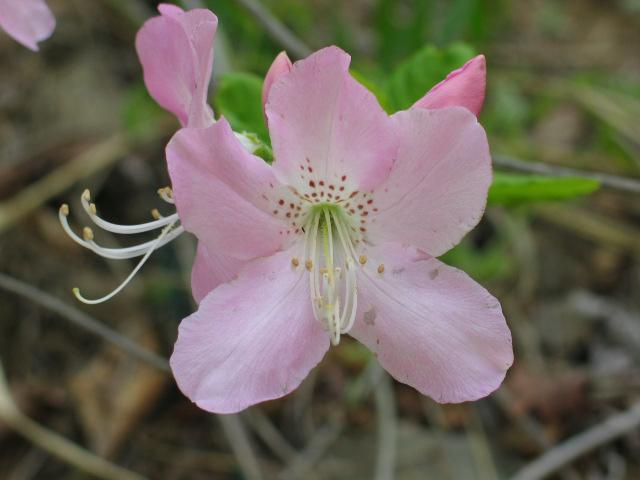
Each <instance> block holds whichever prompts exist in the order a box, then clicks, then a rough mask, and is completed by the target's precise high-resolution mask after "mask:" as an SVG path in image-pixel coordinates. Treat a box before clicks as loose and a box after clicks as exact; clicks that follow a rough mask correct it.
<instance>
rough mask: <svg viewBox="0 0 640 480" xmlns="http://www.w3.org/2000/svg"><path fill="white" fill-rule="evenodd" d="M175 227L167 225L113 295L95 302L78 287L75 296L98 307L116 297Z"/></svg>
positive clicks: (172, 224)
mask: <svg viewBox="0 0 640 480" xmlns="http://www.w3.org/2000/svg"><path fill="white" fill-rule="evenodd" d="M174 225H175V222H174V223H171V224H169V225H167V226H166V227H165V228H163V229H162V233H161V234H160V236H159V237H158V238H157V239H156V240H155V241H154V244H153V245H152V247H151V248H149V250H147V253H145V255H144V256H143V257H142V258H141V259H140V261H139V262H138V264H137V265H136V267H135V268H134V269H133V270H132V271H131V273H130V274H129V276H128V277H127V278H126V279H125V280H124V282H122V283H121V284H120V285H118V287H116V288H115V289H114V290H113V291H111V293H109V294H107V295H105V296H104V297H101V298H97V299H95V300H90V299H87V298H85V297H83V296H82V294H81V293H80V289H78V288H77V287H76V288H74V289H73V294H74V295H75V297H76V298H77V299H78V300H80V301H81V302H82V303H86V304H89V305H96V304H98V303H103V302H106V301H107V300H110V299H111V298H113V297H115V296H116V295H117V294H118V293H120V292H121V291H122V289H123V288H124V287H126V286H127V285H128V284H129V282H130V281H131V280H132V279H133V277H135V275H136V273H138V271H139V270H140V269H141V268H142V266H143V265H144V264H145V262H146V261H147V260H148V259H149V257H150V256H151V254H152V253H153V252H154V251H155V250H156V249H157V248H158V246H159V245H160V243H161V242H162V240H163V239H164V237H165V236H166V235H167V234H168V233H169V231H170V230H171V229H172V228H173V226H174Z"/></svg>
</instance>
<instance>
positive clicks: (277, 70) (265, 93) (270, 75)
mask: <svg viewBox="0 0 640 480" xmlns="http://www.w3.org/2000/svg"><path fill="white" fill-rule="evenodd" d="M292 67H293V64H292V63H291V60H290V59H289V57H288V55H287V52H280V53H279V54H278V56H277V57H276V58H275V60H274V61H273V63H272V64H271V66H270V67H269V71H268V72H267V75H266V76H265V77H264V82H263V83H262V108H265V106H266V104H267V98H268V97H269V90H271V86H272V85H273V83H274V82H275V81H276V80H278V79H279V78H280V77H281V76H283V75H286V74H287V73H289V72H290V71H291V68H292ZM265 116H266V113H265Z"/></svg>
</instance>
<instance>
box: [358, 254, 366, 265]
mask: <svg viewBox="0 0 640 480" xmlns="http://www.w3.org/2000/svg"><path fill="white" fill-rule="evenodd" d="M358 261H359V262H360V265H364V264H365V263H367V256H366V255H360V258H358Z"/></svg>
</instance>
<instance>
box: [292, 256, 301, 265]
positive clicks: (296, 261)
mask: <svg viewBox="0 0 640 480" xmlns="http://www.w3.org/2000/svg"><path fill="white" fill-rule="evenodd" d="M291 265H293V266H294V267H298V265H300V261H299V260H298V259H297V258H295V257H294V258H292V259H291Z"/></svg>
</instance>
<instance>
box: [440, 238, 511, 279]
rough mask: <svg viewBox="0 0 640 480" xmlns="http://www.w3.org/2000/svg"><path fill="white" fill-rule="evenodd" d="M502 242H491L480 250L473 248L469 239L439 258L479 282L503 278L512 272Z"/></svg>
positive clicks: (509, 258)
mask: <svg viewBox="0 0 640 480" xmlns="http://www.w3.org/2000/svg"><path fill="white" fill-rule="evenodd" d="M505 252H506V248H505V245H504V242H502V241H501V240H500V239H498V240H495V239H494V240H492V241H491V242H490V243H489V244H488V245H484V246H483V247H482V248H480V249H479V248H477V247H475V246H474V245H473V244H472V243H471V241H470V240H469V239H464V240H463V241H462V243H460V244H458V245H456V246H455V247H453V248H452V249H451V250H449V251H448V252H447V253H445V254H444V255H442V256H441V257H440V260H442V261H443V262H444V263H446V264H447V265H451V266H452V267H457V268H459V269H461V270H464V271H465V272H467V273H468V274H469V275H471V277H472V278H474V279H475V280H477V281H479V282H485V281H488V280H492V279H496V278H505V277H506V276H507V275H509V274H510V273H511V271H512V270H513V259H512V258H511V257H510V256H509V255H508V254H506V253H505Z"/></svg>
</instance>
